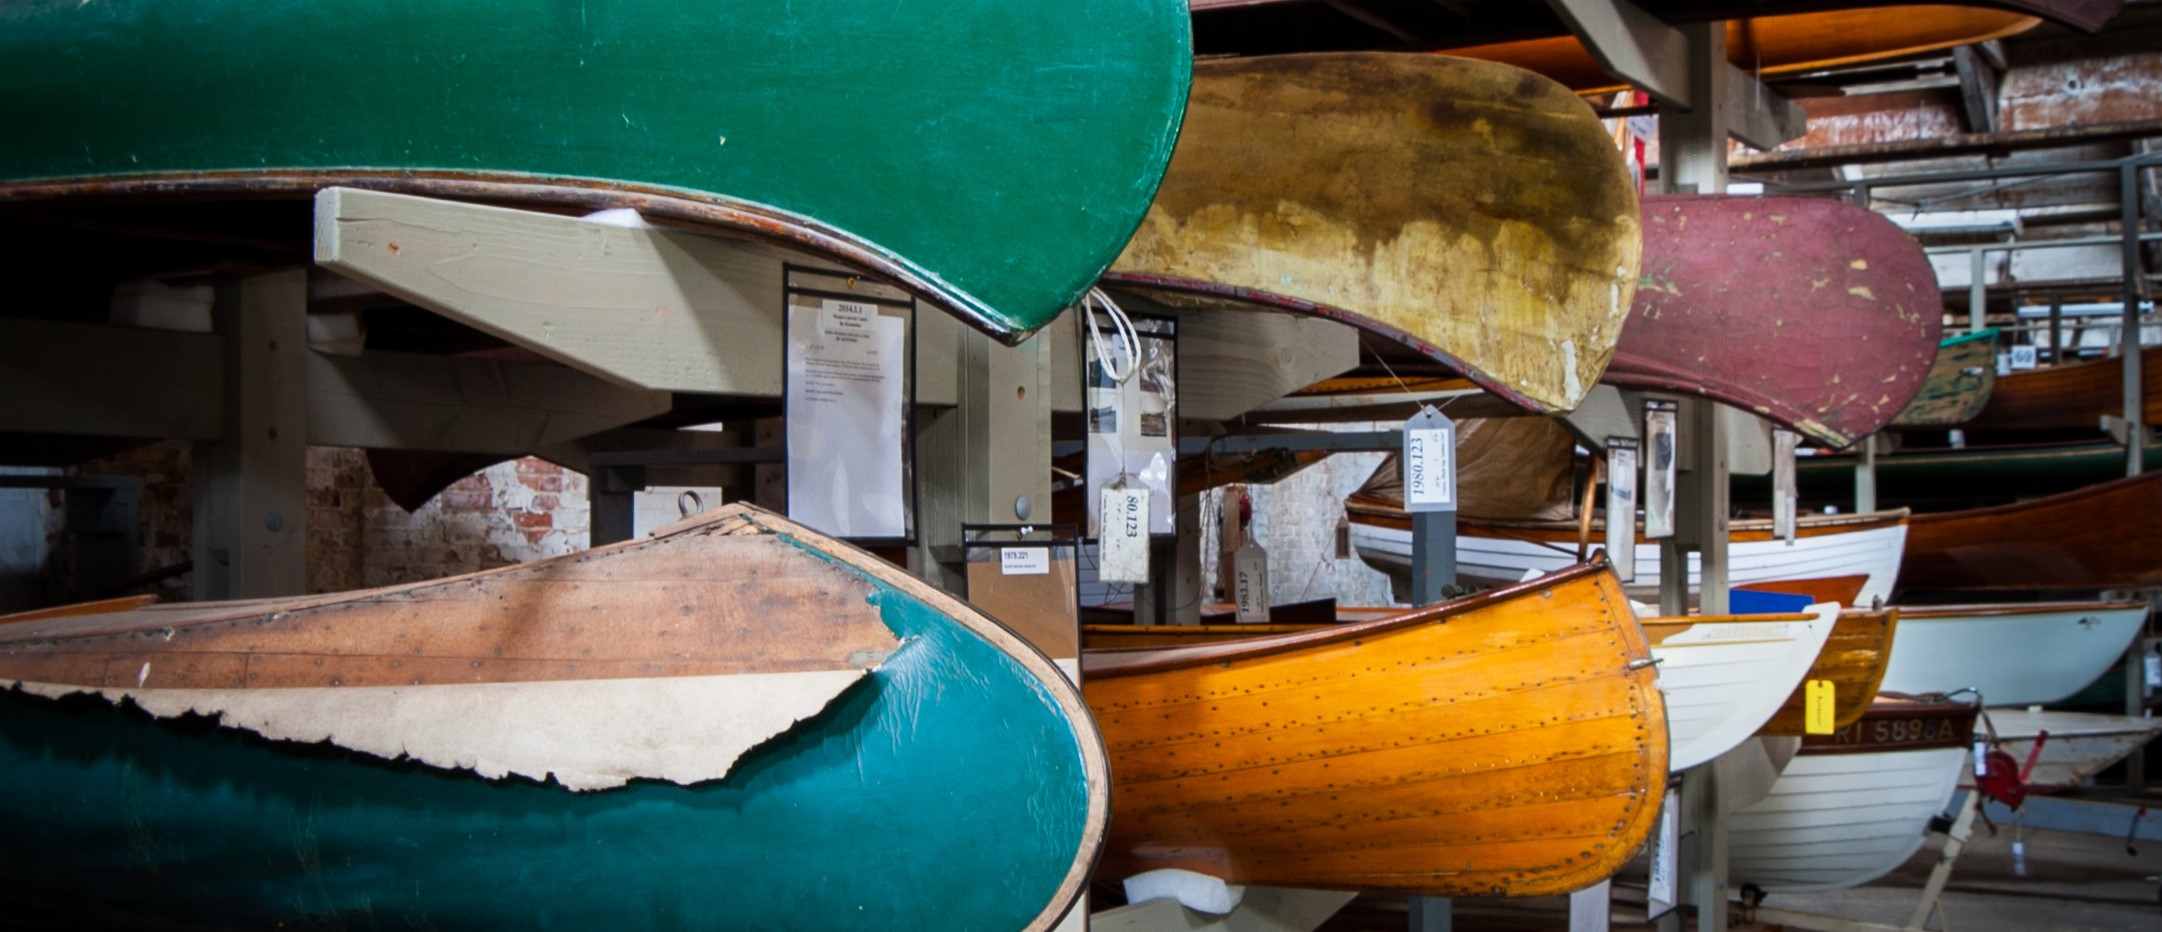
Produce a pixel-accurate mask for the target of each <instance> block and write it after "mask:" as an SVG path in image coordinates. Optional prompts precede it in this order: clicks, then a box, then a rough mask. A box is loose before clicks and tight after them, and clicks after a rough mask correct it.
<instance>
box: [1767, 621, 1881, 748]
mask: <svg viewBox="0 0 2162 932" xmlns="http://www.w3.org/2000/svg"><path fill="white" fill-rule="evenodd" d="M1898 627H1899V610H1898V609H1891V608H1886V609H1878V610H1875V611H1870V610H1866V609H1849V610H1847V611H1843V612H1840V613H1839V623H1838V624H1836V625H1833V626H1832V636H1831V637H1829V638H1826V639H1825V641H1824V649H1823V650H1822V651H1819V652H1818V653H1817V661H1816V663H1814V664H1811V665H1810V667H1809V674H1808V675H1807V676H1805V677H1803V680H1804V683H1805V684H1806V682H1807V681H1809V680H1825V681H1828V682H1830V683H1831V684H1832V727H1834V728H1845V727H1847V726H1848V725H1852V724H1854V723H1855V722H1856V721H1858V720H1860V719H1861V717H1862V713H1864V712H1867V711H1869V704H1870V702H1871V701H1872V700H1874V699H1875V698H1876V696H1877V691H1878V689H1880V688H1881V687H1882V685H1883V683H1884V671H1885V668H1886V666H1887V665H1888V664H1890V663H1891V660H1892V637H1893V632H1894V631H1897V630H1898ZM1804 693H1805V691H1804V688H1803V687H1801V686H1797V687H1795V689H1794V692H1793V693H1792V694H1790V695H1789V696H1787V702H1786V704H1785V705H1783V706H1780V707H1779V712H1778V714H1776V715H1773V716H1772V720H1771V721H1768V722H1765V723H1764V727H1763V729H1761V730H1760V731H1759V732H1758V734H1765V735H1779V736H1787V737H1799V736H1801V735H1804V734H1806V733H1807V732H1808V728H1807V725H1808V721H1809V720H1808V717H1807V716H1808V711H1809V706H1808V702H1807V699H1806V696H1805V694H1804Z"/></svg>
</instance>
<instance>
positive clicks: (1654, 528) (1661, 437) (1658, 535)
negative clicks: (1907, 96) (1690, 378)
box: [1644, 401, 1680, 540]
mask: <svg viewBox="0 0 2162 932" xmlns="http://www.w3.org/2000/svg"><path fill="white" fill-rule="evenodd" d="M1676 417H1677V415H1676V408H1675V405H1674V403H1673V402H1671V401H1667V402H1657V401H1647V402H1645V403H1644V446H1645V449H1644V537H1645V539H1647V540H1660V539H1662V538H1668V537H1673V536H1674V471H1675V468H1676V467H1675V458H1676V457H1677V456H1679V455H1680V451H1679V450H1678V449H1676V447H1675V443H1676V439H1675V436H1674V425H1675V420H1676Z"/></svg>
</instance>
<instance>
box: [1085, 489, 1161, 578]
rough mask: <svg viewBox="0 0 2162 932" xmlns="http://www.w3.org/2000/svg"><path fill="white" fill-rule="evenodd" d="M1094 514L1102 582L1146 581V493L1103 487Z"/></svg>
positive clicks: (1141, 490)
mask: <svg viewBox="0 0 2162 932" xmlns="http://www.w3.org/2000/svg"><path fill="white" fill-rule="evenodd" d="M1099 504H1100V510H1098V511H1097V523H1096V531H1097V534H1096V542H1097V551H1098V559H1099V561H1100V565H1099V566H1098V567H1097V570H1096V578H1097V579H1100V580H1103V581H1104V582H1131V583H1145V582H1148V581H1149V492H1148V490H1147V489H1141V488H1124V487H1112V486H1105V487H1104V490H1103V496H1102V499H1101V501H1100V503H1099Z"/></svg>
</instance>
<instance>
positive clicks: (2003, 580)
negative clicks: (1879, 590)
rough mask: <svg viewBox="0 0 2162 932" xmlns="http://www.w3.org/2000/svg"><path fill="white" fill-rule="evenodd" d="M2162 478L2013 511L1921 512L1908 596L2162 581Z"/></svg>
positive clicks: (2148, 476) (1912, 537) (1908, 564)
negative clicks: (1916, 592)
mask: <svg viewBox="0 0 2162 932" xmlns="http://www.w3.org/2000/svg"><path fill="white" fill-rule="evenodd" d="M2157 514H2162V472H2150V473H2141V474H2140V475H2137V476H2133V477H2130V478H2125V479H2118V480H2115V481H2113V482H2105V483H2102V484H2101V485H2095V486H2088V487H2087V488H2084V489H2078V490H2075V491H2071V492H2062V493H2059V494H2056V495H2050V496H2045V497H2043V498H2037V499H2032V500H2029V501H2022V502H2015V503H2013V504H2009V505H1993V506H1990V507H1987V508H1969V509H1966V510H1964V511H1947V512H1940V513H1937V514H1925V515H1915V516H1914V518H1913V520H1912V522H1911V524H1910V526H1909V529H1908V533H1907V551H1906V557H1905V561H1904V563H1903V565H1902V566H1901V567H1900V571H1899V585H1900V586H1901V587H1902V588H1910V589H1941V590H1967V589H2045V590H2046V589H2132V588H2138V587H2141V586H2152V585H2156V584H2158V583H2162V523H2158V522H2156V521H2155V520H2154V516H2155V515H2157Z"/></svg>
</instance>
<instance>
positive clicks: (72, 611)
mask: <svg viewBox="0 0 2162 932" xmlns="http://www.w3.org/2000/svg"><path fill="white" fill-rule="evenodd" d="M157 601H158V597H157V596H155V595H124V596H119V597H117V598H111V599H99V600H98V601H95V602H78V603H76V604H74V605H56V606H53V607H51V608H34V609H31V610H29V611H27V612H16V613H14V614H12V615H0V625H5V624H13V623H15V622H18V621H44V620H46V619H48V618H71V617H74V616H76V615H103V614H105V613H107V612H130V611H134V610H136V609H140V608H145V607H148V606H150V605H154V604H156V603H157Z"/></svg>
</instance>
